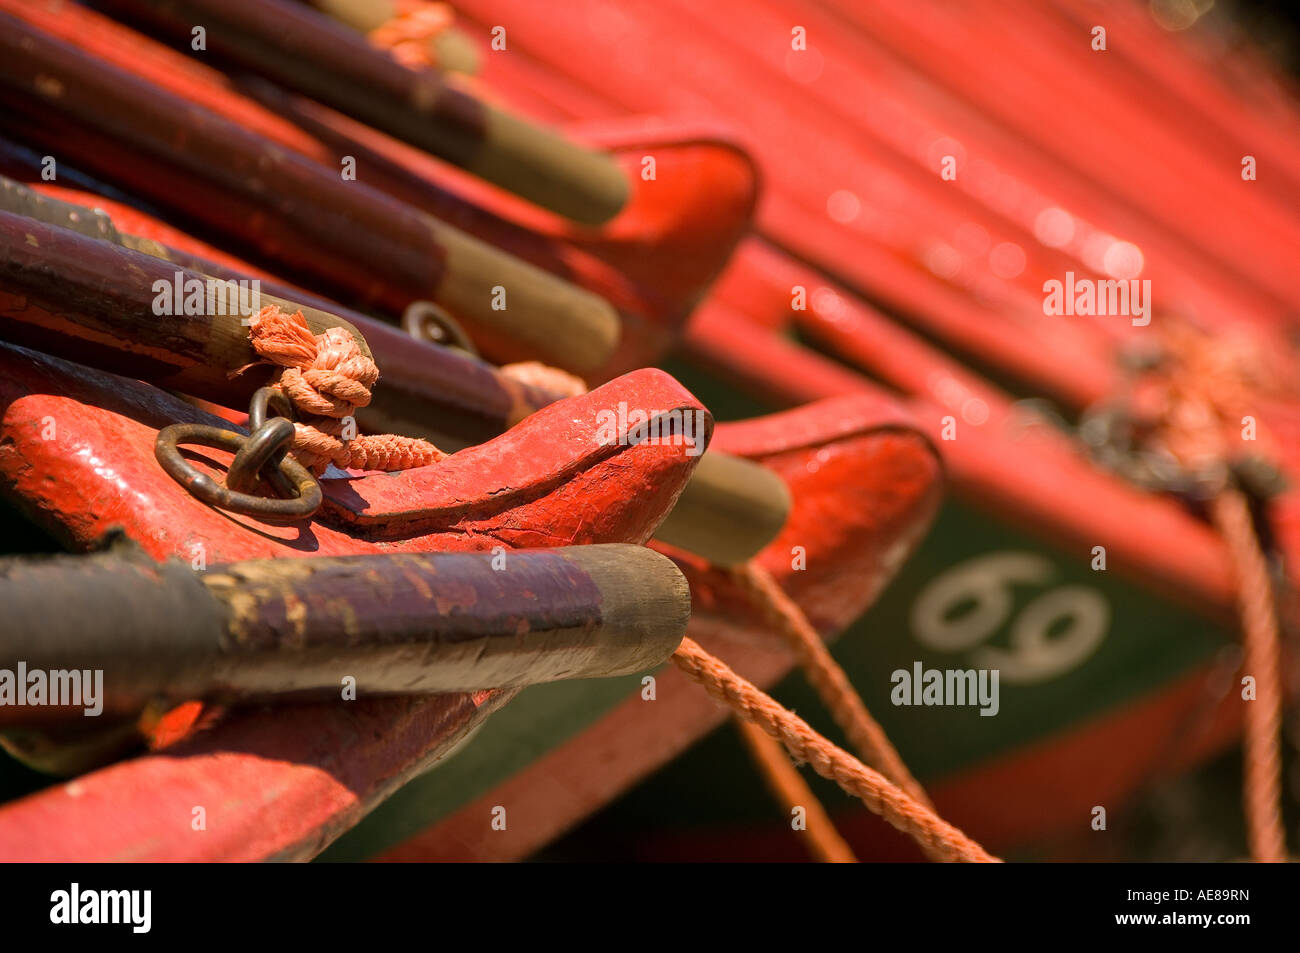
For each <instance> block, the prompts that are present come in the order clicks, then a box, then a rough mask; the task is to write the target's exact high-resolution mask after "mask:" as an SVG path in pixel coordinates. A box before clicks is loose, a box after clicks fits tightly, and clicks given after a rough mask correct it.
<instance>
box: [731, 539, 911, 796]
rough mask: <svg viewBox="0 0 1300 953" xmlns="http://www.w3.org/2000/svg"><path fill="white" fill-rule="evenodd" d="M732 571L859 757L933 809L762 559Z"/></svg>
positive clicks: (884, 735) (797, 607)
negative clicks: (780, 638)
mask: <svg viewBox="0 0 1300 953" xmlns="http://www.w3.org/2000/svg"><path fill="white" fill-rule="evenodd" d="M731 574H732V578H734V579H735V580H736V582H737V583H739V584H740V585H741V587H742V588H744V589H745V591H746V593H747V594H748V595H749V597H750V599H751V600H752V601H753V603H754V605H755V606H757V607H758V609H759V610H760V611H761V612H762V613H763V615H764V617H765V618H766V619H767V621H768V622H769V623H770V624H771V625H772V626H773V627H774V628H775V629H776V630H777V632H779V633H780V634H781V636H782V637H783V638H784V639H785V642H786V645H787V646H789V648H790V651H792V652H793V653H794V656H795V658H796V660H798V662H799V665H800V667H801V668H802V669H803V671H804V673H805V675H807V677H808V681H809V683H810V684H811V685H812V686H813V689H814V690H815V691H816V692H817V695H818V697H819V698H821V700H822V704H824V705H825V706H826V709H827V711H829V712H830V713H831V717H832V718H834V719H835V723H836V724H837V725H839V726H840V730H841V731H843V732H844V734H845V736H846V737H847V738H848V739H849V744H851V745H852V746H853V750H854V751H856V752H857V753H858V757H860V758H861V759H862V760H863V761H865V762H866V763H867V764H869V765H871V766H872V767H873V768H876V769H877V770H879V771H880V773H881V774H883V775H884V776H885V777H887V778H889V780H891V781H893V782H894V783H895V784H897V785H898V786H899V787H900V788H902V789H903V790H904V791H906V792H907V793H908V795H909V796H910V797H911V798H912V799H913V800H914V801H918V802H920V803H921V804H924V805H926V806H927V807H930V806H931V804H930V798H929V797H928V796H927V795H926V793H925V789H924V788H923V787H921V785H920V783H919V782H918V781H917V780H916V778H914V777H913V776H912V773H911V772H910V771H909V770H908V769H907V765H906V764H904V763H903V759H902V757H901V756H900V755H899V753H898V750H897V749H896V748H895V747H894V746H893V744H892V743H891V742H890V740H889V736H888V735H886V734H885V730H884V729H883V728H881V727H880V723H879V722H877V721H876V719H874V718H873V717H871V713H870V712H869V711H867V706H866V704H865V703H864V702H863V701H862V696H861V695H859V694H858V692H857V689H855V688H854V687H853V683H852V682H850V681H849V677H848V676H847V675H846V674H845V673H844V669H842V668H840V666H839V663H838V662H836V661H835V659H834V658H833V657H832V656H831V653H830V651H829V650H828V649H827V648H826V643H825V642H824V641H823V640H822V637H821V636H820V635H818V634H817V630H816V629H814V628H813V626H812V623H811V622H809V621H808V617H807V616H806V615H804V613H803V610H802V609H800V608H799V606H798V605H797V604H796V603H795V601H794V600H793V599H791V598H790V597H789V596H788V595H787V594H786V593H785V591H784V590H782V589H781V587H780V585H778V584H777V582H776V580H775V579H773V578H772V575H771V574H770V573H769V572H768V571H767V570H766V569H764V568H763V567H762V566H760V565H758V563H756V562H753V561H751V562H749V563H748V564H746V565H744V566H738V567H736V568H735V569H733V570H732V572H731Z"/></svg>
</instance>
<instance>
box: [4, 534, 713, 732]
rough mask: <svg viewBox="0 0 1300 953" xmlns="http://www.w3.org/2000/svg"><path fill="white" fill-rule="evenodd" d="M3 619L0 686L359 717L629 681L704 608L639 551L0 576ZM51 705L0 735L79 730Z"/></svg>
mask: <svg viewBox="0 0 1300 953" xmlns="http://www.w3.org/2000/svg"><path fill="white" fill-rule="evenodd" d="M0 605H4V606H5V625H4V629H3V634H0V679H3V678H5V674H4V673H5V672H8V673H17V672H18V671H19V670H20V666H21V670H22V671H24V672H26V673H33V672H43V673H46V674H47V679H48V678H51V677H52V676H49V675H48V673H50V672H71V671H77V672H80V673H83V674H84V673H85V672H88V671H89V672H92V673H93V672H102V676H100V677H101V678H102V682H101V684H102V693H103V695H102V701H103V709H102V710H103V712H105V713H109V714H122V713H129V712H131V711H137V710H139V709H140V708H142V707H143V706H144V705H145V704H148V703H149V702H151V701H154V700H157V699H171V700H180V699H186V698H216V699H220V700H223V701H227V702H229V701H232V700H234V701H237V700H241V699H245V700H246V699H262V698H270V697H274V696H284V695H287V694H290V693H292V694H295V695H310V696H319V697H334V698H337V699H339V700H340V703H341V704H346V703H347V702H346V699H347V698H348V695H347V694H345V692H344V689H346V688H351V687H352V686H355V694H354V695H353V697H355V698H360V697H367V696H374V695H377V694H406V693H424V692H458V691H476V690H479V689H488V688H505V687H516V686H521V685H528V684H534V683H537V682H547V681H554V680H557V679H567V678H598V677H607V676H614V675H626V674H631V673H633V672H638V671H642V670H645V669H649V668H653V667H655V666H657V665H659V664H661V663H662V662H664V661H665V660H666V659H667V657H668V656H669V655H670V654H671V653H672V651H673V650H674V649H675V648H676V647H677V645H678V643H679V642H680V641H681V638H682V635H683V634H684V633H685V630H686V622H687V620H688V618H689V615H690V592H689V589H688V587H687V584H686V581H685V579H684V578H683V577H682V575H681V574H680V572H678V570H677V568H676V567H675V566H674V565H673V564H672V562H671V561H670V560H668V559H667V558H665V557H663V556H660V555H659V554H657V553H654V552H652V551H651V550H648V549H645V548H644V547H640V546H632V545H626V544H605V545H596V546H577V547H569V548H559V549H548V550H531V551H522V552H520V551H513V552H505V551H504V550H502V551H499V552H497V553H495V554H493V553H488V552H484V553H425V554H403V555H381V556H343V557H318V558H310V559H292V560H255V561H250V562H243V563H233V564H229V565H224V566H214V567H211V568H209V569H208V570H207V571H205V572H193V571H192V570H191V569H190V567H189V566H186V565H184V564H182V563H179V562H167V563H161V564H159V563H154V562H153V561H152V560H149V559H148V558H147V557H143V556H141V555H139V554H138V553H131V552H129V551H128V552H127V553H125V554H123V553H122V552H116V553H107V554H100V555H96V556H77V557H74V556H68V557H56V558H53V559H49V560H20V559H11V560H5V561H3V562H0ZM349 679H350V680H352V681H349ZM29 683H30V680H29ZM47 684H52V682H48V681H47ZM0 699H3V696H0ZM49 700H50V696H49V694H48V689H47V695H46V701H47V703H46V704H42V705H30V704H29V705H21V704H14V703H13V700H12V699H11V700H10V701H9V703H8V704H0V724H6V723H7V724H17V723H31V722H39V721H42V720H47V719H49V718H52V717H53V718H66V717H68V716H69V715H74V716H78V717H81V716H83V712H82V711H81V710H80V709H77V708H69V707H57V706H51V705H49V704H48V701H49ZM81 702H82V707H84V697H83V699H81ZM90 724H93V722H91V723H90Z"/></svg>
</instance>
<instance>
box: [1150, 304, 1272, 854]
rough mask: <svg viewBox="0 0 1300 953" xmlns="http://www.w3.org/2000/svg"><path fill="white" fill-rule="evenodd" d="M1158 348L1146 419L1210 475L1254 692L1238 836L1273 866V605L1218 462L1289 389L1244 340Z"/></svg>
mask: <svg viewBox="0 0 1300 953" xmlns="http://www.w3.org/2000/svg"><path fill="white" fill-rule="evenodd" d="M1164 344H1165V347H1166V350H1167V351H1168V352H1169V354H1170V357H1171V361H1170V365H1171V367H1172V370H1170V371H1168V372H1166V373H1164V374H1157V375H1156V379H1155V381H1154V389H1153V391H1151V392H1148V393H1147V394H1146V400H1147V401H1148V405H1149V406H1148V408H1147V414H1148V416H1149V417H1150V418H1151V419H1152V421H1153V422H1154V425H1155V428H1156V434H1157V436H1158V438H1159V439H1160V440H1161V441H1162V442H1163V443H1164V445H1165V446H1166V448H1167V449H1168V450H1169V451H1170V452H1171V453H1172V454H1173V455H1174V456H1175V457H1176V458H1177V459H1178V460H1179V461H1180V462H1181V463H1183V464H1184V465H1185V466H1189V467H1192V468H1196V469H1197V470H1199V472H1202V473H1208V474H1215V473H1216V472H1217V474H1218V475H1217V478H1216V479H1217V485H1214V486H1213V489H1214V493H1213V496H1212V497H1211V498H1210V501H1209V504H1208V505H1209V512H1210V519H1211V521H1212V522H1213V524H1214V526H1215V529H1216V530H1217V531H1218V533H1219V535H1220V536H1221V537H1222V538H1223V541H1224V544H1225V546H1226V547H1227V550H1228V555H1229V560H1230V562H1231V565H1232V572H1233V577H1234V581H1235V583H1236V588H1237V606H1238V610H1239V612H1240V617H1241V630H1242V649H1243V651H1242V671H1243V673H1244V674H1246V675H1250V676H1252V677H1253V678H1254V679H1255V688H1256V694H1255V700H1254V701H1248V702H1246V712H1245V718H1244V721H1245V730H1244V732H1243V738H1242V754H1243V758H1244V761H1245V764H1244V766H1243V773H1244V779H1243V789H1244V790H1243V802H1244V810H1245V815H1246V828H1247V839H1248V841H1249V843H1250V850H1251V856H1252V858H1253V859H1254V860H1256V861H1257V862H1261V863H1276V862H1280V861H1284V860H1285V859H1286V856H1287V854H1286V830H1285V828H1284V826H1283V822H1282V784H1281V772H1282V739H1281V728H1282V704H1283V698H1282V695H1283V688H1282V673H1281V664H1282V659H1281V644H1280V637H1279V631H1278V618H1277V608H1276V603H1275V596H1274V593H1273V583H1272V579H1271V577H1270V575H1269V570H1268V563H1267V561H1266V559H1265V556H1264V553H1263V551H1262V549H1261V546H1260V542H1259V539H1258V537H1257V536H1256V535H1255V529H1254V525H1253V523H1252V521H1251V513H1250V507H1249V505H1248V504H1247V501H1246V498H1245V496H1244V495H1243V494H1242V493H1241V492H1240V491H1239V490H1237V489H1234V488H1233V487H1232V486H1231V483H1230V477H1229V475H1228V470H1227V465H1228V463H1229V462H1230V461H1231V459H1232V458H1233V454H1232V452H1231V450H1230V448H1231V447H1232V446H1233V445H1234V443H1235V442H1236V441H1235V440H1234V433H1238V432H1239V430H1240V427H1241V420H1242V418H1243V416H1245V415H1247V414H1249V413H1250V410H1251V408H1252V407H1253V406H1254V404H1256V403H1257V397H1258V395H1259V394H1261V393H1265V392H1268V391H1270V390H1271V391H1274V392H1278V393H1281V392H1283V391H1285V390H1286V389H1288V388H1290V389H1292V391H1293V390H1294V381H1293V380H1291V379H1290V378H1289V377H1288V376H1287V374H1288V370H1287V369H1286V368H1285V366H1284V364H1282V363H1279V361H1280V355H1279V354H1277V353H1276V352H1275V351H1274V350H1273V349H1270V348H1267V347H1264V346H1263V345H1262V344H1261V343H1260V342H1258V341H1256V340H1254V339H1252V338H1249V337H1246V336H1238V337H1223V336H1220V337H1217V338H1209V337H1207V336H1206V335H1204V334H1202V333H1201V332H1199V331H1197V330H1196V329H1193V328H1190V327H1186V326H1182V325H1171V326H1170V327H1168V328H1167V329H1166V332H1165V336H1164ZM1265 447H1266V448H1267V447H1268V444H1267V443H1266V442H1265ZM1216 468H1217V469H1216Z"/></svg>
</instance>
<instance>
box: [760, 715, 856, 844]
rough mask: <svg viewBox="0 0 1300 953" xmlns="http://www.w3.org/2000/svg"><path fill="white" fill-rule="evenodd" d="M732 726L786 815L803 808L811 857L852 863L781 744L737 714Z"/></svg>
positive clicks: (842, 839) (828, 816)
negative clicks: (734, 726)
mask: <svg viewBox="0 0 1300 953" xmlns="http://www.w3.org/2000/svg"><path fill="white" fill-rule="evenodd" d="M736 727H737V728H738V729H739V730H740V737H741V739H743V740H744V742H745V746H746V747H747V748H748V749H749V753H750V756H751V757H752V758H753V759H754V763H755V764H756V765H757V766H758V768H759V773H760V774H761V775H762V776H763V780H764V781H765V782H766V783H767V786H768V789H769V790H770V791H771V792H772V796H773V797H774V798H776V800H777V803H779V804H780V805H781V806H782V807H784V808H785V811H786V816H787V817H789V816H791V815H793V813H794V809H795V808H796V807H801V808H803V811H804V819H805V820H806V821H807V828H806V830H805V831H804V833H806V834H807V835H808V838H807V840H806V842H805V843H806V847H807V849H808V853H810V854H811V855H812V856H813V859H814V860H817V861H820V862H821V863H823V864H856V863H857V862H858V858H857V857H855V856H854V855H853V848H851V847H849V845H848V842H847V841H845V840H844V838H843V837H841V836H840V832H839V831H837V830H836V829H835V824H834V822H832V821H831V818H830V815H829V814H827V813H826V808H824V807H822V803H821V801H819V800H818V799H817V795H815V794H813V791H812V788H810V787H808V785H807V783H805V781H804V779H803V776H802V775H800V774H799V772H798V770H797V769H796V768H795V766H794V765H793V764H791V763H790V758H789V756H788V755H786V753H785V751H784V750H783V749H782V748H781V746H780V745H779V744H777V743H776V742H775V741H773V740H772V739H771V738H769V737H768V736H767V735H765V734H763V731H762V729H761V728H758V727H757V726H756V725H753V724H750V723H749V722H747V721H742V720H741V719H739V718H737V719H736Z"/></svg>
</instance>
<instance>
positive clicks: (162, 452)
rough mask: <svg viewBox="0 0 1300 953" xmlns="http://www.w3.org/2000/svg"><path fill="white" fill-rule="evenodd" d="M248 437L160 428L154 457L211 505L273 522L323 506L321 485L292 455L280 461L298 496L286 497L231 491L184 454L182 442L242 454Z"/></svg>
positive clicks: (188, 427)
mask: <svg viewBox="0 0 1300 953" xmlns="http://www.w3.org/2000/svg"><path fill="white" fill-rule="evenodd" d="M247 439H248V438H247V437H245V436H244V435H243V434H239V433H235V432H233V431H230V430H221V429H219V428H217V427H209V426H206V425H205V424H172V425H171V426H168V427H164V428H163V429H162V430H160V431H158V439H157V440H156V441H155V442H154V456H155V457H157V459H158V463H159V464H160V465H161V466H162V468H163V469H164V470H165V471H166V472H167V474H168V475H169V476H170V477H171V478H172V479H173V480H175V481H176V482H177V483H179V484H180V485H181V486H183V487H185V489H186V490H188V491H189V492H190V494H191V495H192V496H194V497H195V498H196V499H199V500H202V501H203V502H204V503H207V504H208V505H209V506H215V507H218V508H220V509H223V510H229V511H230V512H232V513H240V514H243V515H245V516H255V517H257V518H258V519H261V520H264V521H266V522H269V523H278V522H286V523H288V522H294V521H296V520H301V519H306V518H307V517H309V516H311V515H312V514H314V513H315V512H316V511H317V510H318V509H320V505H321V502H322V500H323V494H322V493H321V488H320V484H318V483H317V482H316V478H315V477H313V476H312V475H311V473H310V471H308V470H307V468H306V467H304V466H303V465H302V464H301V463H299V462H298V461H297V460H295V459H294V458H293V457H291V456H287V455H286V456H285V458H284V459H283V460H281V461H280V465H279V467H278V472H280V473H282V474H283V476H284V477H285V478H286V480H287V482H288V484H289V489H290V490H291V491H292V492H293V493H294V496H293V497H291V498H290V499H282V500H273V499H269V498H267V497H262V496H253V495H251V494H248V493H237V492H235V491H233V490H230V489H228V488H227V487H224V486H222V485H221V484H220V483H218V482H217V481H216V480H214V479H212V477H210V476H208V475H207V474H206V473H203V472H202V471H200V470H199V469H198V468H196V467H195V466H194V465H193V464H191V463H190V462H189V461H188V460H186V459H185V458H184V457H183V456H181V451H180V448H181V446H182V445H191V446H200V447H213V448H215V449H218V450H226V451H228V452H230V453H238V452H239V451H240V449H241V448H242V447H243V446H244V443H245V441H246V440H247Z"/></svg>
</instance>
